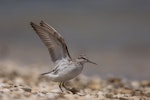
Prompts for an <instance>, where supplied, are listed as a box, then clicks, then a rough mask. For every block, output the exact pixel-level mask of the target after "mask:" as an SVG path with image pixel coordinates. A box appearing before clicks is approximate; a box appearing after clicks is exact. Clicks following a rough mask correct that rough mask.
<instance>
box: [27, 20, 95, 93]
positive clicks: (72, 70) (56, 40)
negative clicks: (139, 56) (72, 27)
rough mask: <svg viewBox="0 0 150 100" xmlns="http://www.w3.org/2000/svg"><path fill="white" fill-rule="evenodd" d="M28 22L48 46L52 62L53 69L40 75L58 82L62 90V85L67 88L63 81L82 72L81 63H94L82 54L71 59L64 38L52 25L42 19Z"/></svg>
mask: <svg viewBox="0 0 150 100" xmlns="http://www.w3.org/2000/svg"><path fill="white" fill-rule="evenodd" d="M30 24H31V26H32V28H33V29H34V30H35V32H36V33H37V35H38V36H39V37H40V39H41V40H42V42H43V43H44V44H45V46H46V47H47V48H48V51H49V53H50V56H51V60H52V62H53V63H54V67H53V69H52V70H51V71H49V72H46V73H43V74H42V75H44V76H47V77H48V78H49V79H50V80H52V81H54V82H60V84H59V88H60V90H61V91H62V92H63V89H62V87H64V88H65V89H66V90H69V88H67V87H66V86H65V82H66V81H69V80H71V79H73V78H75V77H76V76H78V75H79V74H80V73H81V72H82V70H83V65H84V64H85V63H86V62H89V63H92V64H96V63H94V62H92V61H90V60H88V59H87V58H86V57H85V56H83V55H80V56H79V57H78V58H76V59H75V60H73V59H72V58H71V56H70V54H69V51H68V48H67V45H66V43H65V40H64V38H63V37H62V36H61V35H60V34H59V33H58V32H57V31H56V30H55V29H54V28H53V27H52V26H50V25H48V24H47V23H45V22H44V21H41V22H40V25H37V24H35V23H33V22H31V23H30Z"/></svg>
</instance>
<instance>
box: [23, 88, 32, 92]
mask: <svg viewBox="0 0 150 100" xmlns="http://www.w3.org/2000/svg"><path fill="white" fill-rule="evenodd" d="M22 89H23V90H24V91H25V92H31V89H30V88H22Z"/></svg>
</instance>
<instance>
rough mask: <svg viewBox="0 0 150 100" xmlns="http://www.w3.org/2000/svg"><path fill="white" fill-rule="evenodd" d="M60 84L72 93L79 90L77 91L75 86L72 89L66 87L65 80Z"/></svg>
mask: <svg viewBox="0 0 150 100" xmlns="http://www.w3.org/2000/svg"><path fill="white" fill-rule="evenodd" d="M62 86H63V87H64V88H65V89H66V90H68V91H70V92H72V93H73V94H76V93H77V92H79V91H78V90H76V89H75V88H72V89H69V88H67V87H66V86H65V82H62Z"/></svg>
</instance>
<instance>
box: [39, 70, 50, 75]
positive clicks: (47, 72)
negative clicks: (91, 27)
mask: <svg viewBox="0 0 150 100" xmlns="http://www.w3.org/2000/svg"><path fill="white" fill-rule="evenodd" d="M49 73H51V71H50V72H46V73H42V74H41V75H46V74H49Z"/></svg>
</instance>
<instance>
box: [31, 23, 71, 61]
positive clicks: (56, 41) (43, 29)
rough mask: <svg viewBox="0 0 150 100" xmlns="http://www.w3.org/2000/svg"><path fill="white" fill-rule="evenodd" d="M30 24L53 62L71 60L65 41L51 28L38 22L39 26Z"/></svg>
mask: <svg viewBox="0 0 150 100" xmlns="http://www.w3.org/2000/svg"><path fill="white" fill-rule="evenodd" d="M30 24H31V26H32V28H33V29H34V30H35V32H36V33H37V35H38V36H39V37H40V39H41V40H42V41H43V43H44V44H45V46H46V47H47V48H48V50H49V53H50V55H51V59H52V61H53V62H56V61H58V60H61V59H62V58H67V59H71V56H70V54H69V52H68V48H67V45H66V43H65V40H64V39H63V37H62V36H61V35H60V34H59V33H58V32H57V31H56V30H55V29H54V28H53V27H51V26H49V25H48V24H47V23H45V22H43V21H41V22H40V25H37V24H35V23H33V22H31V23H30Z"/></svg>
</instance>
